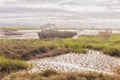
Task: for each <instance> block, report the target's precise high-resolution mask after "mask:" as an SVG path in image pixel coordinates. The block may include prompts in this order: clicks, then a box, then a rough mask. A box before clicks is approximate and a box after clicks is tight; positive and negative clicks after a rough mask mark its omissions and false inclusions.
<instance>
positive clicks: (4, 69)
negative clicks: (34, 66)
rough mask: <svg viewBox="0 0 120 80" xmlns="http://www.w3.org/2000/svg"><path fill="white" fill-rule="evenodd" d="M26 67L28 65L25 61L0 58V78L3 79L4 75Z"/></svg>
mask: <svg viewBox="0 0 120 80" xmlns="http://www.w3.org/2000/svg"><path fill="white" fill-rule="evenodd" d="M27 67H28V65H27V63H26V62H25V61H22V60H12V59H6V58H4V57H0V77H3V75H4V74H8V73H11V72H16V71H19V70H23V69H27Z"/></svg>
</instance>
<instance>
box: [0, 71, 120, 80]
mask: <svg viewBox="0 0 120 80" xmlns="http://www.w3.org/2000/svg"><path fill="white" fill-rule="evenodd" d="M2 80H120V76H119V75H104V74H98V73H58V72H56V71H54V70H46V71H43V72H41V73H34V74H30V73H28V72H25V71H22V72H18V73H12V74H11V75H10V76H9V78H8V77H5V78H4V79H2Z"/></svg>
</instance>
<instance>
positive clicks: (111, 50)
mask: <svg viewBox="0 0 120 80" xmlns="http://www.w3.org/2000/svg"><path fill="white" fill-rule="evenodd" d="M119 43H120V34H113V35H110V37H108V38H107V39H106V38H105V37H104V36H102V35H96V36H81V37H80V38H79V39H75V40H74V39H70V38H67V39H51V40H36V39H31V40H11V39H1V40H0V45H2V46H0V55H1V56H4V57H7V58H10V59H22V60H30V59H34V58H42V57H49V56H56V55H60V54H64V53H68V52H76V53H86V51H87V50H89V49H93V50H99V51H103V52H104V53H105V54H108V55H111V56H117V57H120V44H119Z"/></svg>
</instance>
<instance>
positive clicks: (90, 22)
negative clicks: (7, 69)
mask: <svg viewBox="0 0 120 80" xmlns="http://www.w3.org/2000/svg"><path fill="white" fill-rule="evenodd" d="M45 23H54V24H56V25H57V26H59V27H61V26H63V27H118V28H120V0H0V25H7V26H11V25H20V26H40V25H42V24H45Z"/></svg>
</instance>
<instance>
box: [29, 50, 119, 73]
mask: <svg viewBox="0 0 120 80" xmlns="http://www.w3.org/2000/svg"><path fill="white" fill-rule="evenodd" d="M28 63H32V64H33V65H34V67H33V68H32V69H31V70H30V72H39V71H42V70H46V69H54V70H56V71H60V72H79V71H80V72H98V73H105V74H114V72H113V68H115V67H117V66H120V58H116V57H111V56H108V55H105V54H103V53H102V52H98V51H89V52H88V53H87V54H75V53H69V54H64V55H60V56H57V57H50V58H43V59H35V60H31V61H28Z"/></svg>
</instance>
